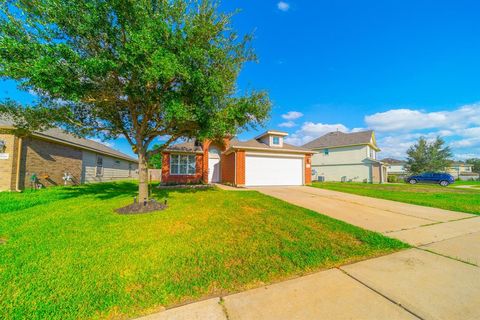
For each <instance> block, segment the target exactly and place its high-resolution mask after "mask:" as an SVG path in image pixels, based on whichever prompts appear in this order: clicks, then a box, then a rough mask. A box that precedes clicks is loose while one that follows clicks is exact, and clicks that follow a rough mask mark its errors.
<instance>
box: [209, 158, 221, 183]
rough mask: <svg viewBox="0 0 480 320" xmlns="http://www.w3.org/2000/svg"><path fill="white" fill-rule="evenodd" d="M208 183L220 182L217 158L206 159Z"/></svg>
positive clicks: (218, 160)
mask: <svg viewBox="0 0 480 320" xmlns="http://www.w3.org/2000/svg"><path fill="white" fill-rule="evenodd" d="M208 182H209V183H218V182H220V159H218V158H210V159H208Z"/></svg>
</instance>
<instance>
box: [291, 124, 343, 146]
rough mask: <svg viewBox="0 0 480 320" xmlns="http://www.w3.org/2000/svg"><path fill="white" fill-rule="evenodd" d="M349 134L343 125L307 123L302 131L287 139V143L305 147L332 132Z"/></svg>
mask: <svg viewBox="0 0 480 320" xmlns="http://www.w3.org/2000/svg"><path fill="white" fill-rule="evenodd" d="M337 130H338V131H342V132H348V131H349V130H348V128H347V127H346V126H344V125H343V124H340V123H337V124H327V123H313V122H305V123H304V124H303V125H302V127H301V128H300V130H298V131H296V132H295V133H293V134H292V135H290V136H288V137H286V138H285V142H287V143H290V144H293V145H297V146H299V145H304V144H305V143H307V142H310V141H312V140H313V139H316V138H318V137H321V136H323V135H324V134H326V133H329V132H332V131H337Z"/></svg>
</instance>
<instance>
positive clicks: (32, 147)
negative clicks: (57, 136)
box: [20, 137, 82, 189]
mask: <svg viewBox="0 0 480 320" xmlns="http://www.w3.org/2000/svg"><path fill="white" fill-rule="evenodd" d="M21 157H22V159H21V167H20V188H22V189H23V188H29V187H30V186H31V182H30V178H31V176H32V174H33V173H35V174H36V175H37V177H38V180H39V182H40V183H41V184H42V185H44V186H45V187H49V186H56V185H63V184H64V181H63V179H62V178H63V175H64V173H65V172H68V173H69V174H70V175H71V176H72V177H73V179H72V182H70V183H69V184H70V185H71V184H80V182H81V177H82V151H81V150H80V149H77V148H74V147H70V146H67V145H62V144H58V143H53V142H49V141H45V140H41V139H37V138H34V137H28V138H24V139H23V143H22V152H21Z"/></svg>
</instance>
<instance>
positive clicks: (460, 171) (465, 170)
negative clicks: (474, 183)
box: [446, 162, 479, 180]
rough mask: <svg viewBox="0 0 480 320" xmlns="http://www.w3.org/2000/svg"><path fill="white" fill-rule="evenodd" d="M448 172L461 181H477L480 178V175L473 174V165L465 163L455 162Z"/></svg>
mask: <svg viewBox="0 0 480 320" xmlns="http://www.w3.org/2000/svg"><path fill="white" fill-rule="evenodd" d="M446 171H447V172H448V173H450V174H451V175H452V176H453V177H454V178H455V179H459V180H477V179H478V178H479V174H478V173H476V172H473V164H468V163H464V162H453V163H452V164H451V165H450V167H448V168H447V169H446Z"/></svg>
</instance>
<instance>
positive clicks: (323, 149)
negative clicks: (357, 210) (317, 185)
mask: <svg viewBox="0 0 480 320" xmlns="http://www.w3.org/2000/svg"><path fill="white" fill-rule="evenodd" d="M303 148H307V149H310V150H312V151H315V152H316V153H315V154H314V155H313V157H312V181H315V180H321V181H342V182H369V183H383V182H386V177H387V174H386V168H385V167H384V165H383V163H382V162H381V161H379V160H377V153H378V152H380V148H378V146H377V143H376V140H375V133H374V132H373V131H371V130H369V131H361V132H354V133H344V132H340V131H335V132H330V133H327V134H325V135H323V136H321V137H319V138H317V139H315V140H313V141H311V142H309V143H307V144H305V145H303Z"/></svg>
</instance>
